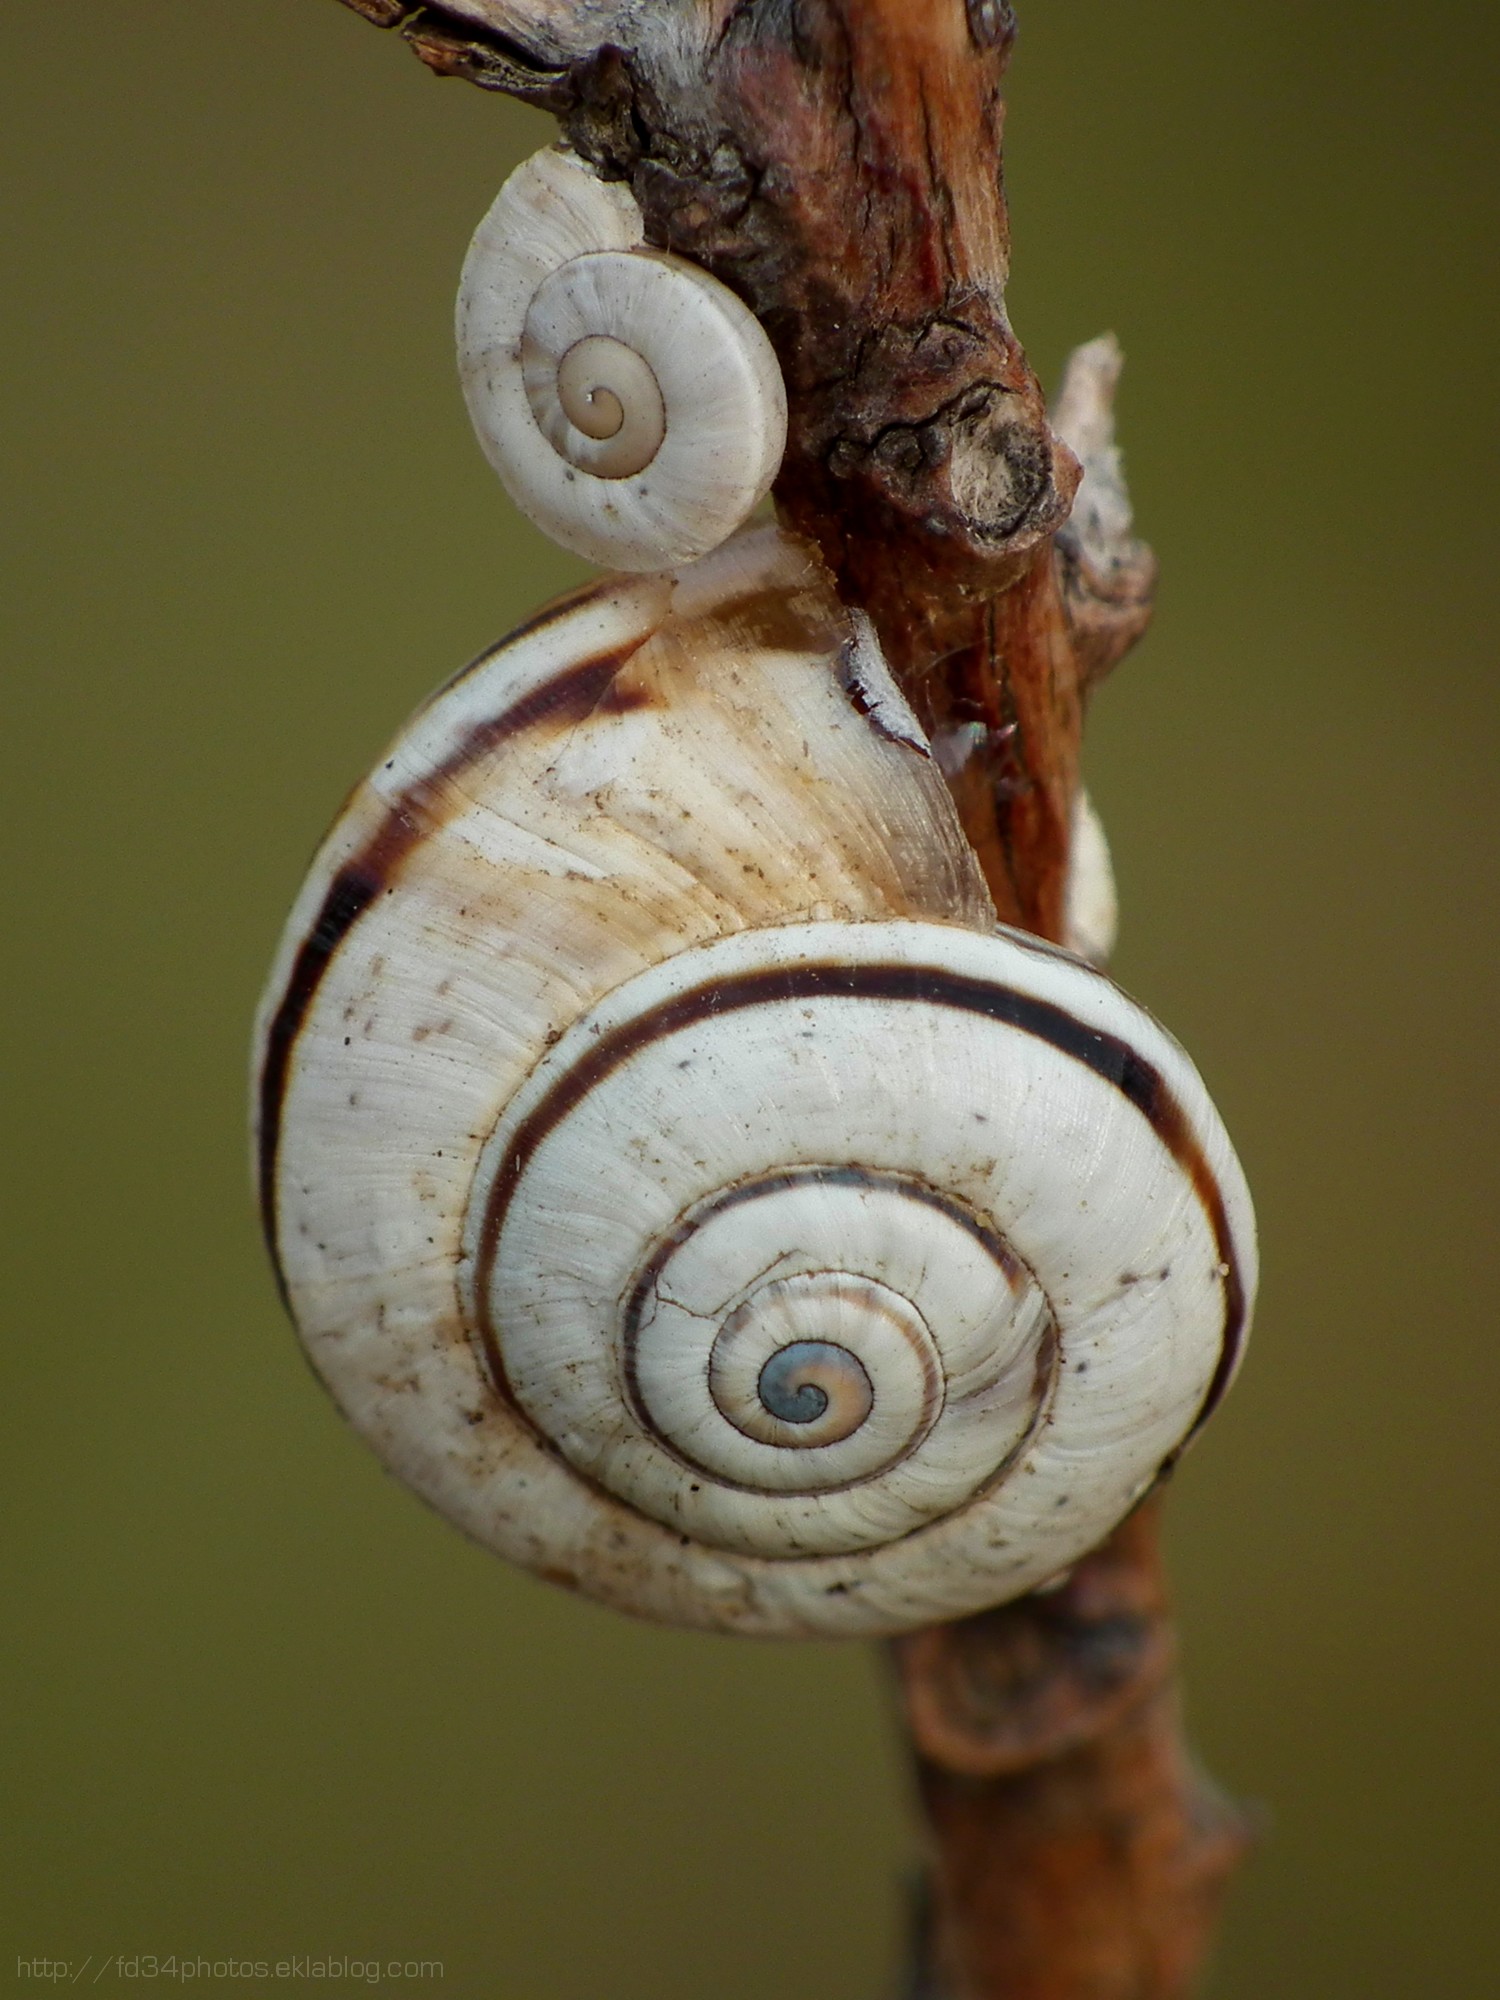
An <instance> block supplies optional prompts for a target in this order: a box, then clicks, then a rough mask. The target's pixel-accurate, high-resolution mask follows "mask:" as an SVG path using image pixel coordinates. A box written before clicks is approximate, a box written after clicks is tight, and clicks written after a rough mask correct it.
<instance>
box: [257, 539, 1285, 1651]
mask: <svg viewBox="0 0 1500 2000" xmlns="http://www.w3.org/2000/svg"><path fill="white" fill-rule="evenodd" d="M259 1079H260V1081H259V1101H260V1143H261V1162H262V1190H263V1196H264V1200H265V1204H266V1210H267V1222H268V1229H269V1233H270V1235H271V1238H272V1242H273V1247H274V1248H275V1250H276V1252H277V1254H278V1257H279V1259H280V1263H281V1268H282V1271H283V1273H284V1278H285V1283H286V1289H287V1293H288V1296H289V1299H290V1301H291V1304H292V1307H293V1311H294V1314H295V1316H296V1318H297V1321H298V1324H299V1327H300V1328H301V1331H302V1333H303V1337H304V1339H305V1340H306V1342H307V1345H308V1347H309V1351H310V1353H311V1355H312V1357H313V1359H314V1362H315V1364H316V1365H317V1367H318V1368H319V1369H320V1371H321V1372H322V1373H323V1375H324V1377H325V1379H326V1380H327V1381H328V1383H329V1385H330V1387H331V1388H332V1390H333V1392H334V1394H335V1396H336V1397H337V1399H338V1400H339V1402H340V1403H341V1405H342V1406H343V1408H344V1409H345V1411H346V1412H347V1413H348V1415H349V1416H350V1417H351V1418H352V1420H353V1421H354V1422H355V1424H356V1425H357V1426H358V1427H359V1428H360V1429H361V1430H362V1431H363V1432H364V1433H365V1434H366V1435H367V1437H369V1438H370V1440H371V1441H372V1442H373V1443H374V1444H375V1446H376V1448H377V1450H379V1451H380V1452H381V1454H382V1455H383V1456H384V1457H385V1458H386V1459H387V1461H388V1462H389V1463H390V1464H391V1465H392V1466H393V1468H394V1469H396V1470H397V1471H399V1472H400V1473H401V1475H402V1476H403V1477H405V1478H406V1479H407V1480H408V1481H409V1482H410V1483H411V1484H413V1485H414V1486H416V1487H417V1488H418V1489H419V1490H420V1491H421V1492H423V1493H424V1494H425V1495H426V1496H427V1497H428V1498H429V1499H430V1500H432V1501H433V1502H434V1503H435V1504H436V1505H437V1506H438V1507H439V1508H440V1509H441V1510H442V1511H444V1512H445V1513H447V1514H448V1515H450V1516H451V1517H452V1518H453V1519H455V1520H457V1521H458V1522H459V1523H460V1524H461V1525H463V1526H464V1527H466V1528H467V1529H468V1530H469V1531H470V1532H471V1533H472V1534H474V1535H475V1536H476V1537H478V1538H479V1539H480V1540H482V1541H484V1542H486V1543H488V1544H489V1545H490V1546H492V1547H495V1548H496V1549H498V1550H500V1551H501V1552H502V1553H504V1554H506V1555H508V1556H510V1557H511V1558H512V1559H514V1560H517V1561H519V1562H522V1563H524V1564H527V1565H528V1566H529V1567H531V1568H533V1569H536V1570H539V1571H541V1572H542V1573H543V1574H545V1575H548V1576H550V1577H553V1578H555V1579H559V1580H564V1581H567V1582H571V1583H574V1584H576V1585H577V1586H579V1587H581V1588H583V1589H585V1590H587V1591H589V1592H590V1593H592V1594H594V1595H596V1596H598V1597H601V1598H603V1599H605V1600H606V1601H608V1602H610V1603H613V1604H616V1605H618V1606H620V1607H621V1608H624V1609H628V1610H633V1611H637V1612H640V1613H643V1614H645V1615H649V1616H654V1617H657V1618H662V1619H666V1620H670V1621H675V1622H680V1623H687V1624H696V1625H700V1626H707V1627H712V1628H717V1629H722V1630H730V1631H740V1632H747V1633H750V1632H754V1633H765V1634H783V1635H794V1634H803V1633H822V1634H829V1635H838V1634H846V1635H855V1634H864V1633H875V1632H886V1631H895V1630H900V1629H902V1628H903V1627H908V1626H912V1625H917V1624H921V1623H926V1622H930V1621H932V1620H934V1619H939V1618H946V1617H955V1616H959V1615H962V1614H963V1613H965V1612H968V1611H971V1610H975V1609H977V1608H980V1607H981V1606H983V1605H988V1604H993V1603H997V1602H999V1601H1001V1600H1003V1599H1004V1598H1006V1597H1010V1596H1014V1595H1016V1594H1018V1593H1019V1592H1021V1591H1023V1590H1025V1589H1027V1588H1029V1587H1031V1586H1032V1585H1034V1584H1035V1583H1037V1582H1039V1581H1042V1580H1044V1579H1045V1578H1046V1577H1048V1576H1050V1575H1052V1574H1054V1573H1056V1571H1058V1570H1059V1569H1061V1568H1063V1567H1064V1566H1066V1564H1067V1563H1069V1562H1070V1561H1072V1560H1073V1559H1075V1558H1076V1557H1077V1556H1078V1555H1079V1554H1081V1553H1082V1552H1083V1551H1084V1550H1085V1549H1087V1548H1088V1547H1090V1546H1092V1545H1093V1544H1094V1543H1095V1542H1096V1541H1097V1540H1098V1539H1099V1538H1100V1536H1101V1535H1102V1534H1103V1533H1105V1532H1106V1531H1107V1530H1108V1528H1109V1527H1110V1526H1111V1525H1113V1523H1114V1521H1116V1520H1117V1519H1118V1518H1119V1517H1120V1516H1121V1515H1122V1514H1123V1513H1124V1512H1125V1511H1126V1509H1127V1508H1128V1507H1129V1506H1130V1505H1131V1504H1132V1502H1133V1500H1134V1499H1135V1498H1136V1497H1137V1496H1138V1495H1139V1493H1140V1492H1141V1491H1143V1490H1144V1489H1145V1487H1146V1486H1147V1485H1149V1483H1150V1482H1151V1480H1152V1479H1153V1478H1154V1477H1155V1476H1156V1474H1157V1472H1158V1470H1159V1469H1160V1467H1161V1465H1162V1464H1163V1462H1164V1461H1166V1460H1168V1459H1169V1458H1171V1457H1172V1456H1173V1455H1174V1454H1175V1452H1176V1451H1178V1450H1179V1449H1180V1448H1181V1446H1182V1444H1183V1442H1184V1440H1185V1439H1186V1438H1187V1437H1188V1436H1189V1435H1190V1434H1191V1432H1192V1431H1193V1429H1194V1427H1195V1426H1196V1425H1197V1424H1198V1423H1199V1422H1201V1420H1202V1418H1203V1416H1204V1414H1205V1413H1206V1411H1207V1409H1208V1408H1209V1407H1210V1406H1211V1404H1212V1402H1213V1401H1214V1400H1215V1399H1216V1398H1217V1396H1218V1395H1219V1394H1220V1393H1221V1392H1222V1390H1223V1388H1224V1386H1225V1385H1226V1383H1227V1381H1228V1379H1229V1377H1230V1375H1231V1374H1232V1372H1233V1369H1234V1366H1235V1363H1236V1360H1237V1357H1238V1354H1239V1350H1240V1345H1241V1342H1242V1340H1243V1336H1244V1332H1245V1328H1246V1325H1247V1321H1248V1313H1249V1308H1250V1303H1251V1298H1252V1294H1253V1290H1254V1281H1255V1253H1254V1237H1253V1225H1252V1220H1251V1215H1250V1208H1249V1201H1248V1196H1247V1194H1246V1192H1245V1189H1244V1183H1243V1180H1242V1177H1241V1176H1240V1173H1239V1169H1238V1166H1237V1164H1236V1162H1235V1159H1234V1155H1233V1153H1232V1151H1231V1149H1230V1147H1229V1142H1228V1140H1227V1138H1226V1137H1225V1135H1224V1132H1223V1128H1222V1126H1221V1124H1220V1123H1219V1120H1218V1118H1217V1116H1216V1114H1215V1113H1214V1111H1213V1108H1212V1106H1211V1104H1210V1103H1209V1100H1208V1098H1207V1096H1206V1094H1205V1092H1204V1090H1203V1086H1202V1084H1201V1082H1200V1081H1199V1079H1198V1077H1197V1074H1196V1072H1195V1071H1194V1070H1193V1068H1192V1065H1191V1064H1190V1063H1189V1062H1188V1060H1187V1058H1186V1057H1185V1056H1184V1055H1183V1053H1182V1051H1181V1050H1180V1049H1179V1048H1178V1047H1177V1046H1176V1044H1175V1043H1173V1042H1172V1041H1171V1039H1170V1037H1168V1036H1167V1035H1166V1034H1165V1033H1164V1032H1163V1031H1162V1030H1161V1029H1160V1028H1158V1027H1157V1026H1156V1024H1155V1023H1154V1022H1152V1021H1151V1020H1150V1018H1149V1017H1148V1016H1147V1015H1145V1014H1143V1013H1142V1012H1141V1010H1140V1009H1139V1008H1137V1007H1136V1006H1135V1005H1134V1004H1133V1003H1132V1002H1130V1001H1129V1000H1127V999H1126V998H1125V996H1124V995H1123V994H1121V993H1120V992H1119V991H1118V989H1117V988H1115V987H1114V986H1113V985H1112V984H1111V983H1110V982H1109V981H1108V980H1107V979H1105V978H1104V977H1103V976H1102V975H1100V974H1098V973H1096V972H1094V971H1092V970H1090V969H1089V968H1088V967H1086V966H1084V965H1082V964H1080V963H1079V962H1078V961H1076V960H1075V959H1073V958H1072V957H1070V956H1069V955H1067V954H1065V953H1062V952H1059V951H1056V950H1054V949H1052V948H1050V947H1047V946H1044V945H1041V944H1039V943H1037V942H1036V941H1035V940H1031V939H1027V938H1024V937H1022V936H1020V935H1018V934H1015V933H1008V932H1003V931H997V930H996V929H995V928H994V925H993V914H992V911H991V910H990V909H989V907H988V903H987V898H986V896H985V893H984V889H983V885H982V883H981V881H980V880H979V877H978V874H977V869H976V866H975V864H974V861H973V857H972V854H971V852H970V850H969V849H968V847H967V844H966V843H965V842H964V840H963V838H962V835H961V832H960V831H959V829H958V826H957V822H956V818H955V816H954V813H953V808H952V805H951V801H950V799H949V795H948V793H947V790H946V787H945V786H944V784H943V781H942V778H941V775H940V774H939V772H938V771H937V768H936V766H935V764H934V762H933V760H932V759H931V757H930V756H929V755H928V754H927V751H926V749H925V745H924V741H923V738H922V735H921V731H920V729H919V728H918V726H917V725H916V722H915V719H914V718H913V717H912V716H911V715H910V711H909V710H907V709H906V708H905V706H904V704H903V703H902V700H901V697H900V695H899V693H898V692H897V691H896V689H895V687H894V685H893V684H891V682H890V681H889V678H888V676H886V675H885V672H884V668H883V665H882V663H881V662H880V659H879V655H878V650H876V649H874V648H873V645H872V641H871V636H870V634H869V632H868V629H867V628H863V627H862V626H861V625H860V623H859V622H858V621H857V620H856V619H854V618H852V617H851V616H850V615H849V614H847V613H845V612H844V611H843V610H842V609H841V608H840V607H839V606H838V604H837V601H836V599H835V598H834V596H833V594H832V591H831V588H830V587H829V585H828V583H827V580H826V577H824V575H823V574H822V572H821V571H820V569H819V567H818V565H817V563H816V559H815V558H814V557H813V556H812V555H811V553H810V552H809V551H808V550H807V549H806V548H805V546H804V545H801V544H799V543H797V542H796V541H795V540H793V539H792V538H790V537H786V536H783V535H780V534H779V533H777V532H776V531H774V530H764V531H760V530H758V531H754V532H747V533H742V534H741V535H740V536H738V537H736V538H735V539H734V540H733V541H732V542H731V543H730V544H728V545H727V546H726V547H725V548H724V549H722V550H720V551H719V552H718V553H717V554H716V555H714V556H712V557H710V558H709V559H707V560H706V561H705V562H702V563H699V564H697V565H694V566H693V567H692V568H690V569H687V570H685V571H683V572H681V573H680V574H678V575H677V576H675V577H662V576H656V577H649V578H639V579H634V580H632V579H615V580H614V581H612V582H610V583H607V584H601V585H599V586H597V587H596V588H594V589H592V590H590V591H587V592H584V593H581V594H580V595H579V596H577V597H576V598H574V599H573V600H571V601H569V602H568V603H567V604H565V605H564V606H562V607H560V608H559V609H558V610H557V611H555V612H554V613H552V614H550V615H547V614H544V616H543V617H542V618H541V619H540V620H538V621H535V622H534V624H533V626H532V627H531V628H529V629H527V630H524V631H523V632H522V634H520V635H518V636H517V637H516V638H515V639H514V640H513V641H511V642H510V643H509V644H507V645H506V646H503V647H501V648H500V649H498V650H497V651H496V652H495V653H494V654H492V655H489V656H487V657H486V658H485V659H484V660H482V661H481V662H479V663H477V664H476V666H475V667H474V668H472V669H470V670H469V671H468V672H467V673H466V674H464V675H462V676H460V677H459V679H458V680H457V681H455V682H453V683H451V684H450V686H449V687H448V688H447V689H446V690H444V691H443V692H442V693H441V694H440V695H439V696H437V697H436V698H435V699H434V701H433V702H432V703H431V704H429V706H428V707H427V708H426V709H425V710H424V711H422V712H421V713H420V714H419V715H418V716H417V717H416V718H415V719H414V721H413V722H412V723H411V724H410V725H409V726H408V728H407V729H406V730H405V731H404V732H403V733H402V735H401V736H400V737H399V738H398V739H397V742H396V743H395V745H393V747H392V749H391V751H390V752H389V753H388V755H387V757H386V758H385V759H383V760H382V762H381V765H380V766H379V768H378V769H377V770H376V771H375V772H374V773H373V774H372V777H371V779H370V780H369V781H368V783H367V784H366V785H365V786H364V787H362V788H361V789H360V791H359V792H357V793H356V795H355V797H354V799H353V800H352V801H351V804H350V806H349V807H348V808H347V809H346V812H345V814H344V816H343V818H342V819H341V820H340V822H339V824H338V825H337V826H336V827H335V829H334V832H333V834H332V835H331V836H330V838H329V841H328V843H327V844H326V845H325V848H324V850H323V851H322V854H321V855H320V857H319V859H318V861H317V863H316V864H315V867H314V870H313V873H312V876H311V878H310V880H309V882H308V884H307V887H306V888H305V890H304V893H303V896H302V898H301V900H300V902H299V905H298V907H297V909H296V910H295V911H294V914H293V919H292V922H291V924H290V926H289V929H288V933H287V936H286V939H285V941H284V944H283V948H282V953H281V957H280V960H279V962H278V966H277V969H276V971H275V973H274V975H273V979H272V983H271V986H270V989H269V990H268V994H267V1000H266V1005H265V1009H264V1013H263V1019H262V1027H261V1060H260V1069H259Z"/></svg>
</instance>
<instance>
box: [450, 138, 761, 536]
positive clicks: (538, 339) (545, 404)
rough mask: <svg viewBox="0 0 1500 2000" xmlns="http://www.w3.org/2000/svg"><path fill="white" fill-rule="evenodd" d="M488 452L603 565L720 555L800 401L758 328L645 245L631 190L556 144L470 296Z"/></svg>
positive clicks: (479, 261) (472, 351)
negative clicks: (791, 402)
mask: <svg viewBox="0 0 1500 2000" xmlns="http://www.w3.org/2000/svg"><path fill="white" fill-rule="evenodd" d="M458 354H459V374H460V378H461V380H462V382H463V388H464V395H465V398H466V400H467V402H468V406H469V414H470V416H471V417H472V418H473V421H474V428H475V431H476V433H477V434H478V437H479V442H480V445H481V447H482V449H483V451H484V454H485V456H486V457H487V458H488V459H489V461H490V464H491V465H492V466H493V467H494V469H495V470H496V472H498V473H499V475H500V478H501V480H502V481H503V482H504V484H505V488H506V490H507V492H508V493H509V494H510V496H511V498H512V499H513V500H514V501H515V503H516V505H517V506H518V507H519V508H520V509H521V510H522V512H523V513H525V514H528V515H529V516H530V517H531V519H532V520H534V521H535V522H536V523H537V525H538V526H539V527H541V528H543V529H545V531H546V532H547V533H548V534H549V535H551V536H552V538H553V539H554V540H555V541H558V542H561V543H562V545H563V547H564V548H568V549H572V550H573V551H574V552H575V554H578V555H582V556H586V557H587V558H588V559H589V560H590V561H591V562H598V563H606V564H611V565H613V566H614V567H616V568H619V569H627V570H651V569H664V568H668V567H670V566H672V565H674V564H678V563H684V562H688V561H690V560H692V559H693V558H694V557H695V556H701V555H704V554H706V553H707V552H708V551H709V550H710V549H712V548H715V547H717V546H718V544H719V543H720V542H722V541H724V540H725V539H726V537H727V536H729V535H730V534H731V533H732V532H733V531H734V529H736V528H737V527H739V526H740V524H741V522H743V521H744V520H745V518H746V516H747V515H748V514H749V513H750V512H751V510H752V509H753V508H754V507H755V506H756V505H757V504H758V503H759V502H760V501H761V500H762V499H763V498H764V497H765V495H766V493H767V492H769V490H770V486H771V481H772V480H773V479H774V478H775V476H776V471H777V467H778V466H779V465H780V463H781V454H782V451H783V449H784V447H785V444H786V391H785V388H784V386H783V384H782V379H781V371H780V369H779V367H778V366H777V363H776V357H775V354H774V353H773V352H772V349H771V344H770V342H769V341H768V340H767V338H766V336H765V333H764V331H763V330H762V328H761V325H760V322H759V321H758V320H757V319H756V318H755V316H754V314H753V313H752V312H751V311H750V309H749V307H748V306H746V305H745V304H743V303H742V301H741V300H740V299H738V298H737V297H736V296H735V294H734V293H733V292H731V291H730V290H729V289H728V287H727V286H725V285H721V284H720V283H719V282H718V280H717V279H715V278H713V277H710V276H709V274H708V273H707V272H706V271H702V270H700V269H698V267H697V266H696V265H693V264H689V263H687V262H685V261H684V260H683V259H682V258H680V257H673V256H669V255H667V254H666V253H665V252H662V251H656V250H649V249H647V248H646V247H645V239H644V235H643V232H642V224H641V214H640V210H639V208H638V207H637V206H636V203H635V199H634V197H633V196H632V195H631V193H630V191H629V189H628V188H626V187H624V186H623V185H621V184H620V183H619V182H611V181H603V180H600V179H599V177H598V175H596V174H595V173H594V172H593V170H592V169H591V168H590V167H588V166H587V165H586V164H585V163H584V162H583V161H582V160H580V159H579V158H577V156H576V155H575V154H572V153H570V152H568V151H567V150H566V149H565V148H562V147H558V146H553V147H549V148H547V150H546V151H544V152H541V153H538V154H536V155H535V157H534V158H532V159H530V160H527V161H526V162H525V163H524V164H523V165H522V166H520V167H518V168H517V170H516V171H515V173H513V174H512V175H511V177H510V179H509V180H508V181H507V182H506V183H505V186H504V187H503V188H502V189H501V190H500V193H499V195H498V196H497V197H496V199H495V202H494V205H493V206H492V207H491V209H490V211H489V213H488V215H486V216H485V218H484V221H483V222H482V223H481V224H480V225H479V229H478V231H477V232H476V234H475V237H474V241H473V243H472V245H471V246H470V250H469V254H468V257H467V258H466V260H465V262H464V269H463V277H462V279H461V281H460V285H459V294H458Z"/></svg>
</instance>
